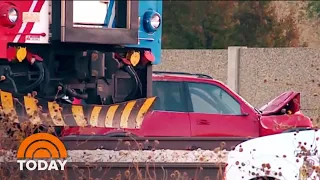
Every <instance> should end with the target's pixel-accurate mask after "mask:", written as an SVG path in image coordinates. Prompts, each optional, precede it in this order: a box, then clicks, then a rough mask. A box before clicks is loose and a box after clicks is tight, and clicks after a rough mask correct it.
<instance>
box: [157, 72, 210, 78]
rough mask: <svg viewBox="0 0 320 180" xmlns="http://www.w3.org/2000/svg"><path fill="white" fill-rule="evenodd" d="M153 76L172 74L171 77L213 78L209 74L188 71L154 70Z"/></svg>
mask: <svg viewBox="0 0 320 180" xmlns="http://www.w3.org/2000/svg"><path fill="white" fill-rule="evenodd" d="M153 76H157V77H159V76H170V77H187V78H202V79H213V78H212V77H211V76H209V75H207V74H201V73H187V72H170V71H153Z"/></svg>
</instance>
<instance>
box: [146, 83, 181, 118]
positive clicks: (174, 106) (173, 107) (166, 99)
mask: <svg viewBox="0 0 320 180" xmlns="http://www.w3.org/2000/svg"><path fill="white" fill-rule="evenodd" d="M180 88H181V83H180V82H169V81H154V82H153V85H152V91H153V92H152V93H153V95H154V96H157V97H158V99H157V101H156V103H155V105H154V106H153V109H154V110H160V111H175V112H185V111H186V104H185V103H183V100H182V97H181V89H180Z"/></svg>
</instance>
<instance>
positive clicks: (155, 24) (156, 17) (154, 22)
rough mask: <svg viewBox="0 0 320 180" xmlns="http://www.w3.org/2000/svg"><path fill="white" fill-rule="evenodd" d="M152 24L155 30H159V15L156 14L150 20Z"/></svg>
mask: <svg viewBox="0 0 320 180" xmlns="http://www.w3.org/2000/svg"><path fill="white" fill-rule="evenodd" d="M150 24H151V26H152V27H153V28H154V29H158V27H159V26H160V16H159V15H158V14H154V15H153V17H152V18H151V20H150Z"/></svg>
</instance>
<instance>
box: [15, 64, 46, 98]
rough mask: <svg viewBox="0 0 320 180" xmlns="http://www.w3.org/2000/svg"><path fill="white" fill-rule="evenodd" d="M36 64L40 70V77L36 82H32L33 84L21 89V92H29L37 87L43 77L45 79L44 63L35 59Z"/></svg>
mask: <svg viewBox="0 0 320 180" xmlns="http://www.w3.org/2000/svg"><path fill="white" fill-rule="evenodd" d="M34 65H35V67H37V68H38V70H39V77H38V79H37V80H36V81H35V82H34V83H32V84H30V85H29V86H27V87H25V88H23V89H22V90H20V92H29V91H32V90H33V89H34V88H35V87H37V86H38V85H39V84H40V83H41V82H42V81H43V79H44V73H45V72H44V67H43V65H42V62H38V61H35V62H34Z"/></svg>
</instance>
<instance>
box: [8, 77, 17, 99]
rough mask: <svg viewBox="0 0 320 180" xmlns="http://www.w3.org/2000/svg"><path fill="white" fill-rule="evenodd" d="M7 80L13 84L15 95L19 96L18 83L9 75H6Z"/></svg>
mask: <svg viewBox="0 0 320 180" xmlns="http://www.w3.org/2000/svg"><path fill="white" fill-rule="evenodd" d="M6 78H7V79H9V81H10V82H11V84H12V86H13V90H14V93H15V94H17V93H18V89H17V85H16V82H15V81H14V80H13V79H12V77H11V76H10V75H9V74H6Z"/></svg>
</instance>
